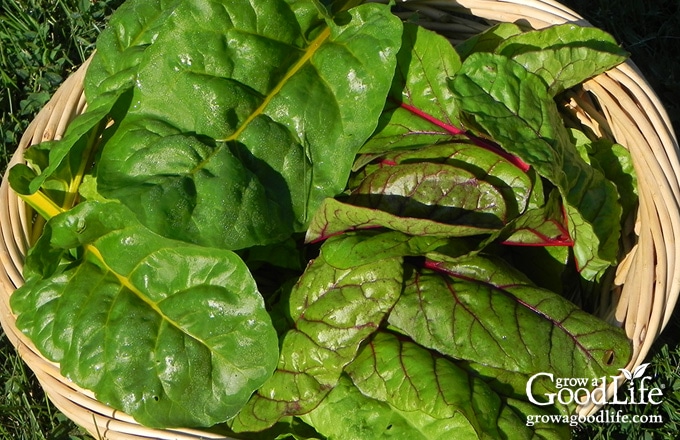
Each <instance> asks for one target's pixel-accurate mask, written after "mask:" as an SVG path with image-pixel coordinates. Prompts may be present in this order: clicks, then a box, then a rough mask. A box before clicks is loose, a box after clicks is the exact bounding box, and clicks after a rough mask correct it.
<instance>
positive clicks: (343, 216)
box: [305, 199, 497, 242]
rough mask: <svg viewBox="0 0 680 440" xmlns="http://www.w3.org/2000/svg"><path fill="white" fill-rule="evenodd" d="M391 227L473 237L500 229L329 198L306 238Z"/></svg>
mask: <svg viewBox="0 0 680 440" xmlns="http://www.w3.org/2000/svg"><path fill="white" fill-rule="evenodd" d="M375 228H387V229H391V230H393V231H398V232H403V233H405V234H409V235H429V236H432V237H470V236H475V235H488V234H490V233H493V232H494V231H496V230H497V229H495V228H485V227H479V226H474V225H452V224H448V223H440V222H436V221H433V220H429V219H421V218H408V217H400V216H398V215H396V214H392V213H389V212H385V211H381V210H379V209H373V208H367V207H362V206H356V205H352V204H349V203H343V202H341V201H339V200H336V199H326V200H324V202H323V203H322V204H321V207H320V208H319V209H318V210H317V211H316V213H315V214H314V218H313V219H312V222H311V223H310V225H309V229H308V230H307V235H306V236H305V240H306V241H307V242H316V241H321V240H324V239H326V238H328V237H331V236H333V235H337V234H341V233H343V232H346V231H353V230H363V229H375Z"/></svg>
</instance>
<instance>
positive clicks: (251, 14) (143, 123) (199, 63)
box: [98, 0, 402, 249]
mask: <svg viewBox="0 0 680 440" xmlns="http://www.w3.org/2000/svg"><path fill="white" fill-rule="evenodd" d="M401 28H402V24H401V21H400V20H399V19H398V18H396V17H395V16H393V15H392V14H391V12H390V10H389V8H388V7H387V6H386V5H378V4H366V5H361V6H358V7H356V8H353V9H351V10H350V11H347V12H342V13H340V14H339V15H338V16H337V17H329V16H328V15H327V14H326V13H325V12H324V10H323V7H321V6H320V5H319V4H317V3H316V2H312V1H308V0H305V1H302V0H299V1H292V2H287V1H284V0H265V1H259V2H257V3H256V4H255V3H252V2H250V1H245V0H243V1H233V0H229V1H227V0H222V1H211V0H201V1H198V2H185V3H182V4H181V5H179V6H178V7H177V9H176V10H175V13H174V14H172V16H171V17H169V18H168V19H167V20H165V22H164V24H163V27H162V29H161V31H160V32H159V34H158V37H157V38H156V40H155V41H154V42H153V44H151V45H150V46H149V47H148V48H146V50H145V51H144V53H143V55H142V59H141V61H140V63H139V70H138V72H137V76H136V78H135V88H134V94H133V102H132V105H131V108H130V110H129V112H128V114H127V116H126V119H125V120H123V121H122V122H121V126H120V127H119V128H118V130H117V133H116V134H114V135H113V136H112V138H111V139H110V140H109V142H108V143H107V145H106V147H105V148H104V151H103V153H102V156H101V160H100V161H99V163H98V188H99V190H100V192H101V193H102V194H103V195H104V196H106V197H109V198H114V199H119V200H121V201H122V202H123V203H124V204H126V205H127V206H128V207H130V208H131V209H132V210H133V211H134V212H135V213H137V214H138V215H139V217H140V219H142V221H143V222H144V223H145V224H147V225H149V226H150V227H151V228H152V229H153V230H156V231H158V232H160V233H162V234H163V235H166V236H169V237H172V238H177V239H183V240H188V241H192V242H196V243H201V244H206V245H214V246H219V247H225V248H231V249H241V248H246V247H249V246H253V245H263V244H268V243H275V242H278V241H281V240H282V239H285V238H286V237H287V236H289V235H290V234H291V233H292V232H295V231H303V230H305V229H306V227H307V225H308V223H309V220H310V218H311V215H312V213H313V212H314V211H315V210H316V209H317V207H318V206H319V205H320V203H321V201H322V200H323V199H324V198H325V197H332V196H335V195H337V194H339V193H340V192H342V191H343V189H344V186H345V184H346V182H347V178H348V176H349V173H350V170H351V166H352V161H353V160H354V155H355V153H356V151H357V150H358V149H359V147H360V146H361V145H362V143H363V142H364V141H365V140H366V138H368V136H369V135H370V134H371V133H372V132H373V130H374V129H375V127H376V124H377V120H378V117H379V115H380V112H381V111H382V108H383V106H384V103H385V97H386V96H387V92H388V90H389V87H390V83H391V79H392V76H393V75H394V67H395V64H396V53H397V51H398V49H399V45H400V44H401ZM227 42H228V43H227ZM168 145H169V146H168ZM168 149H169V150H168ZM168 218H169V219H170V221H168ZM225 225H226V226H225Z"/></svg>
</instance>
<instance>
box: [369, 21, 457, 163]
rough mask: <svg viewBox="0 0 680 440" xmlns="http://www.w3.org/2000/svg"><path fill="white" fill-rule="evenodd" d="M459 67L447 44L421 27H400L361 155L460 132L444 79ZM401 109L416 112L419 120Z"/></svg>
mask: <svg viewBox="0 0 680 440" xmlns="http://www.w3.org/2000/svg"><path fill="white" fill-rule="evenodd" d="M459 68H460V59H459V57H458V55H457V54H456V51H455V50H454V49H453V47H452V46H451V43H449V41H448V40H446V39H445V38H444V37H442V36H441V35H439V34H437V33H436V32H432V31H429V30H427V29H425V28H423V27H421V26H416V25H413V24H408V23H405V24H404V31H403V37H402V44H401V49H400V51H399V53H398V55H397V69H396V72H395V75H394V80H393V83H392V88H391V90H390V94H389V98H388V101H387V103H386V104H385V111H384V112H383V114H382V115H381V116H380V122H379V124H378V127H377V129H376V132H375V133H374V134H373V135H372V136H371V138H370V139H369V140H368V141H367V142H366V143H365V144H364V145H363V146H362V147H361V152H364V153H368V152H371V153H376V152H384V151H388V150H391V149H397V148H404V147H409V148H412V147H415V146H420V145H431V144H434V143H436V142H439V141H442V140H444V139H451V138H452V137H456V136H457V135H460V134H462V131H461V130H459V129H458V128H456V124H457V123H458V120H457V116H456V115H457V112H456V107H455V101H454V98H453V94H452V93H451V91H450V90H449V89H448V87H447V86H446V79H447V78H448V77H449V76H452V75H453V74H454V73H456V71H457V70H458V69H459ZM407 108H410V109H414V110H417V111H418V112H420V116H419V115H416V114H414V113H413V112H412V111H410V110H408V109H407Z"/></svg>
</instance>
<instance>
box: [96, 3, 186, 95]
mask: <svg viewBox="0 0 680 440" xmlns="http://www.w3.org/2000/svg"><path fill="white" fill-rule="evenodd" d="M180 3H181V1H180V0H127V1H126V2H124V3H123V4H122V5H121V6H120V7H119V8H118V9H116V11H115V12H114V13H113V14H112V15H111V18H110V20H109V21H108V23H107V26H106V29H104V30H103V31H102V33H101V34H100V35H99V37H98V38H97V52H96V54H95V56H93V58H92V62H91V63H90V65H89V66H88V68H87V75H86V76H85V81H84V87H85V96H86V97H87V100H88V103H92V102H94V101H96V100H97V99H99V97H100V96H101V95H104V94H107V93H109V92H115V91H124V90H129V89H131V88H132V87H133V86H134V83H135V77H136V75H137V69H138V66H139V63H140V61H141V59H142V54H143V53H144V51H145V50H146V49H147V48H148V47H149V46H150V45H151V44H152V43H153V42H154V41H155V40H156V38H158V34H159V32H160V30H161V28H162V27H163V25H164V24H165V21H166V20H167V19H168V18H169V17H171V15H172V14H173V13H174V11H175V9H176V8H177V7H178V6H179V4H180Z"/></svg>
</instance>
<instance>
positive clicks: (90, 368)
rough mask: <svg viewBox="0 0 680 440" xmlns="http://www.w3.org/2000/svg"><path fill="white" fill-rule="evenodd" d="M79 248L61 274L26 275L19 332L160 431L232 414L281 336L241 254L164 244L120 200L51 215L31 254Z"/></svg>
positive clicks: (19, 296) (268, 367) (264, 371)
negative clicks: (78, 255) (75, 255)
mask: <svg viewBox="0 0 680 440" xmlns="http://www.w3.org/2000/svg"><path fill="white" fill-rule="evenodd" d="M75 249H80V250H79V251H78V252H79V253H80V255H81V256H80V258H79V259H78V260H77V261H75V262H74V263H72V264H71V265H69V266H67V267H65V268H64V270H57V267H56V266H54V265H53V266H52V267H51V270H50V271H45V270H42V271H41V270H32V271H31V270H29V274H32V276H30V277H29V278H28V280H27V283H26V284H25V285H24V286H23V287H21V288H20V289H18V290H17V291H16V292H15V293H14V294H13V295H12V298H11V305H12V308H13V310H14V311H15V313H17V314H18V318H17V326H18V327H19V328H20V329H21V331H22V332H24V333H26V334H27V335H28V336H29V337H30V338H31V340H32V341H33V342H34V343H35V344H36V346H37V347H38V348H39V349H40V351H41V352H42V353H43V354H44V355H45V356H46V357H47V358H48V359H50V360H52V361H54V362H58V363H59V364H60V368H61V372H62V374H64V375H65V376H66V377H68V378H70V379H71V380H73V381H74V382H75V383H77V384H79V385H81V386H83V387H84V388H87V389H91V390H92V391H94V393H95V395H96V396H97V399H98V400H99V401H101V402H103V403H104V404H107V405H109V406H112V407H113V408H117V409H120V410H123V411H125V412H126V413H128V414H130V415H132V416H133V417H135V418H136V419H137V420H138V421H139V422H140V423H142V424H145V425H151V426H158V427H165V428H167V427H173V426H211V425H214V424H216V423H220V422H224V421H225V420H226V419H228V418H230V417H232V416H233V415H234V414H235V413H236V412H237V411H238V410H239V409H240V408H241V406H242V405H243V404H244V403H245V402H246V401H247V399H248V398H249V397H250V394H251V393H252V392H253V391H254V390H255V389H257V388H258V387H260V385H262V383H263V382H264V381H265V380H266V379H267V378H268V377H270V376H271V374H272V371H273V370H274V368H275V366H276V360H277V354H278V339H277V336H276V332H275V330H274V328H273V326H272V325H271V320H270V317H269V315H268V314H267V312H266V310H265V308H264V301H263V299H262V297H261V296H260V294H259V292H258V291H257V286H256V285H255V281H254V280H253V278H252V277H251V275H250V272H249V271H248V269H247V267H246V266H245V264H243V262H242V261H241V259H240V258H239V257H238V256H237V255H235V254H234V253H232V252H231V251H227V250H220V249H213V248H207V247H198V246H194V245H189V244H186V243H182V242H177V241H172V240H168V239H166V238H163V237H161V236H158V235H156V234H154V233H152V232H150V231H149V230H148V229H146V228H144V227H143V226H141V225H140V224H139V223H137V222H136V220H135V219H134V215H133V214H132V213H131V212H130V211H129V210H128V209H127V208H125V207H124V206H122V205H120V204H119V203H116V202H108V203H99V202H84V203H81V204H79V205H77V206H76V207H75V208H73V209H72V210H70V211H67V212H65V213H61V214H58V215H56V216H55V217H53V218H52V219H51V220H50V221H49V222H48V225H47V228H46V233H45V234H44V235H43V237H42V238H41V243H40V244H38V245H37V246H36V247H35V248H34V250H33V251H32V254H29V260H28V262H27V264H42V263H40V262H39V261H36V260H35V258H34V257H33V254H35V253H36V252H43V251H45V250H50V252H51V253H52V254H53V255H54V257H55V258H56V257H58V256H59V254H60V253H64V252H68V251H70V250H75Z"/></svg>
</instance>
